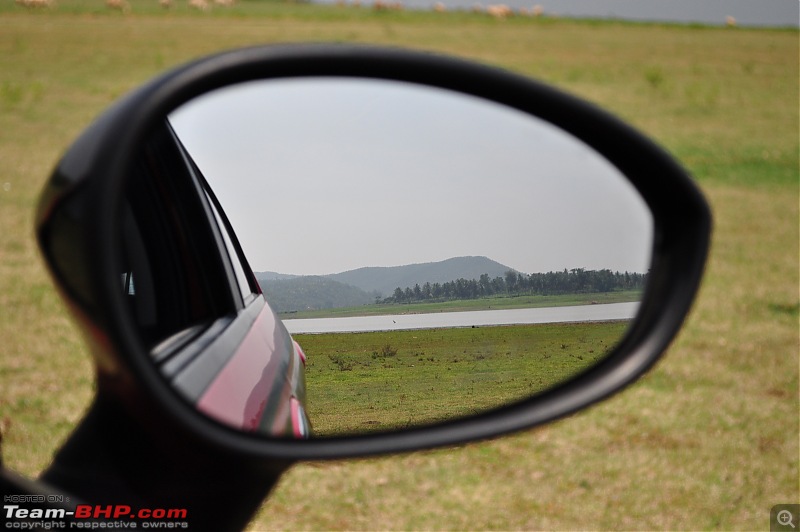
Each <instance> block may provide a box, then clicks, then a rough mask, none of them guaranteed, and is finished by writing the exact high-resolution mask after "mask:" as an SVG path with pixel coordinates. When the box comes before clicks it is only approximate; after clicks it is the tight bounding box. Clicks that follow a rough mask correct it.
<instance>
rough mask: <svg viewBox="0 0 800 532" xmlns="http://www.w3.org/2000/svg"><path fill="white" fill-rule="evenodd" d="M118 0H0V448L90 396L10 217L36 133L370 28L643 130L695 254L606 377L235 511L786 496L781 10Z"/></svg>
mask: <svg viewBox="0 0 800 532" xmlns="http://www.w3.org/2000/svg"><path fill="white" fill-rule="evenodd" d="M132 4H133V11H132V13H130V14H128V15H122V14H120V13H114V12H110V11H109V10H107V9H106V8H104V7H102V3H101V2H100V0H97V1H94V0H92V2H89V1H84V2H79V1H77V0H73V1H72V2H68V1H66V0H62V2H60V3H59V7H58V8H56V9H53V10H49V11H45V10H42V11H38V12H28V11H26V10H24V9H22V8H20V7H18V6H16V5H15V4H13V2H11V0H2V2H0V227H2V231H0V338H2V341H1V342H0V354H1V355H2V356H1V358H0V426H1V427H2V430H3V441H2V446H3V456H4V460H5V463H6V464H8V465H9V466H10V467H12V468H14V469H16V470H18V471H21V472H23V473H25V474H28V475H34V474H36V473H37V472H38V471H40V470H41V469H43V468H44V467H45V466H46V465H47V464H48V462H49V460H50V457H51V456H52V452H53V450H55V449H56V448H57V446H58V444H59V442H61V441H62V440H63V439H64V438H65V437H66V436H67V435H68V433H69V431H70V429H71V428H72V427H73V426H74V424H75V423H76V422H77V421H78V420H79V419H80V417H81V410H82V409H83V408H85V407H86V405H88V402H89V400H90V398H91V395H92V368H91V363H90V361H89V359H88V357H87V356H86V351H85V348H84V347H83V344H82V342H81V339H80V338H79V336H78V334H77V333H76V331H75V329H74V327H73V326H72V325H71V324H70V321H69V320H68V319H67V318H66V314H65V311H64V308H63V306H62V305H61V304H60V303H59V301H58V297H57V296H56V293H55V291H54V290H53V288H52V286H51V284H50V281H49V279H48V277H47V275H46V273H45V271H44V268H43V267H42V262H41V260H40V258H39V256H38V253H37V251H36V248H35V245H34V242H33V237H32V234H33V226H32V219H33V209H34V206H35V202H36V198H37V195H38V193H39V191H40V189H41V187H42V185H43V183H44V181H45V179H46V177H47V175H48V172H49V171H50V169H51V168H52V166H53V164H54V163H55V161H56V159H57V158H58V156H59V154H60V153H61V152H62V151H63V150H64V149H65V147H66V146H67V145H68V144H69V143H70V142H71V141H72V140H73V139H74V137H75V136H76V135H77V134H78V133H79V132H80V131H81V130H82V129H83V128H84V127H86V125H87V124H88V123H89V122H90V120H91V119H92V118H93V117H94V116H96V115H97V114H98V113H100V112H101V111H102V110H103V109H104V108H105V107H106V106H108V105H109V104H110V103H111V102H112V101H113V100H114V99H115V98H117V97H118V96H119V95H121V94H123V93H124V92H126V91H128V90H130V89H132V88H133V87H135V86H136V85H138V84H140V83H142V82H143V81H145V80H146V79H148V78H149V77H151V76H154V75H155V74H157V73H159V72H161V71H163V70H164V69H166V68H168V67H171V66H174V65H177V64H179V63H181V62H184V61H187V60H189V59H192V58H196V57H198V56H200V55H203V54H206V53H211V52H214V51H218V50H221V49H227V48H231V47H234V46H243V45H252V44H257V43H267V42H278V41H281V42H287V41H308V40H311V41H347V42H372V43H382V44H388V45H398V46H411V47H414V48H423V49H430V50H436V51H440V52H445V53H450V54H456V55H459V56H463V57H468V58H472V59H475V60H478V61H483V62H487V63H491V64H495V65H499V66H502V67H505V68H509V69H512V70H514V71H517V72H520V73H523V74H526V75H530V76H533V77H537V78H539V79H542V80H544V81H547V82H549V83H551V84H555V85H557V86H559V87H561V88H562V89H564V90H567V91H569V92H571V93H573V94H577V95H579V96H581V97H583V98H586V99H588V100H590V101H593V102H595V103H597V104H599V105H601V106H603V107H606V108H608V109H610V110H611V111H613V112H614V113H616V114H618V115H619V116H621V117H622V118H623V119H625V120H628V121H630V122H631V123H632V124H634V125H635V126H636V127H638V128H639V129H641V130H643V131H645V132H646V133H648V134H650V135H651V136H653V137H654V138H655V139H656V140H657V141H658V142H659V143H661V144H662V145H664V146H665V147H666V148H667V149H668V150H670V151H671V152H672V153H673V154H675V155H676V156H677V157H678V158H679V160H680V161H681V162H682V163H683V164H684V165H685V166H686V167H687V168H688V169H689V171H690V172H691V173H692V174H693V175H694V176H695V177H696V178H697V179H698V180H699V182H700V184H701V186H702V188H703V190H704V192H705V193H706V195H707V196H708V198H709V200H710V201H711V204H712V207H713V210H714V215H715V233H714V241H713V247H712V253H711V258H710V262H709V266H708V271H707V274H706V278H705V281H704V285H703V288H702V291H701V294H700V296H699V299H698V301H697V304H696V305H695V308H694V311H693V312H692V314H691V316H690V317H689V319H688V321H687V324H686V327H685V329H684V330H683V332H682V333H681V335H680V336H679V338H678V340H677V341H676V342H675V344H674V345H673V346H672V347H671V348H670V350H669V352H668V353H667V356H666V357H665V359H664V360H663V362H661V363H660V364H658V366H657V367H656V368H654V370H653V371H652V372H650V373H649V374H648V375H647V376H646V377H645V378H644V379H643V380H641V381H640V382H639V383H637V384H636V385H634V386H633V387H631V388H630V389H629V390H627V391H626V392H624V393H622V394H620V395H618V396H616V397H614V398H612V399H611V400H609V401H606V402H604V403H602V404H600V405H598V406H596V407H593V408H591V409H589V410H587V411H586V412H584V413H581V414H579V415H575V416H572V417H570V418H568V419H565V420H562V421H560V422H558V423H555V424H553V425H550V426H548V427H545V428H541V429H537V430H533V431H528V432H525V433H521V434H518V435H515V436H512V437H507V438H502V439H498V440H495V441H492V442H485V443H478V444H473V445H468V446H464V447H461V448H457V449H444V450H438V451H431V452H424V453H415V454H409V455H403V456H395V457H387V458H373V459H369V460H360V461H349V462H330V463H324V464H303V465H298V466H296V467H295V468H294V469H293V470H292V471H290V472H289V473H288V474H287V475H285V477H284V478H283V480H282V482H281V484H280V485H279V486H278V488H277V489H276V490H275V492H274V493H273V494H272V496H271V498H270V500H269V501H268V502H266V503H265V505H264V507H263V510H262V512H261V513H260V515H259V516H258V517H257V519H256V520H255V521H254V522H253V524H252V529H254V530H267V529H295V530H309V529H313V530H329V529H338V530H354V529H362V530H376V529H380V530H387V529H414V530H418V529H437V530H441V529H505V530H507V529H562V530H563V529H570V530H573V529H659V530H677V529H684V530H685V529H692V530H695V529H737V530H756V529H764V528H765V527H766V523H767V522H768V515H769V508H770V507H771V506H772V505H774V504H777V503H781V502H798V500H800V495H798V477H799V476H800V475H799V474H798V454H799V450H798V434H800V427H799V426H798V417H799V416H798V311H797V309H798V287H799V285H800V282H799V281H798V256H800V252H799V251H798V242H800V235H799V234H798V231H799V229H798V227H799V225H800V224H799V223H798V221H799V216H798V203H800V202H799V201H798V151H799V149H798V130H799V129H800V128H799V127H798V115H799V114H800V113H798V98H797V95H798V79H799V78H800V76H798V64H799V63H800V62H799V61H798V33H797V31H786V30H753V29H745V28H730V29H727V28H693V27H686V26H668V25H640V24H623V23H598V22H591V21H585V22H573V21H569V20H523V19H517V20H507V21H496V20H490V19H488V18H486V17H476V16H471V15H470V14H468V13H458V14H457V13H451V14H444V15H438V14H433V13H420V14H416V13H408V12H407V13H401V14H389V16H384V15H387V14H379V13H374V12H373V11H372V10H370V9H363V8H362V9H361V10H360V11H359V12H356V11H355V10H337V9H336V8H320V7H314V6H302V5H298V6H290V5H280V4H269V5H267V4H260V3H256V2H247V3H244V2H243V3H241V4H240V6H239V7H238V8H236V9H238V11H236V12H225V11H224V10H222V9H214V10H212V11H211V12H210V13H195V12H189V10H188V9H186V8H183V7H180V6H179V8H176V9H175V10H173V11H170V12H162V11H161V10H160V8H157V7H154V6H153V4H152V3H149V2H144V1H142V2H132ZM146 6H151V7H146ZM145 7H146V8H145ZM140 9H141V11H142V13H140Z"/></svg>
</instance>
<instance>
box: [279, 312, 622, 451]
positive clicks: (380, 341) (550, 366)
mask: <svg viewBox="0 0 800 532" xmlns="http://www.w3.org/2000/svg"><path fill="white" fill-rule="evenodd" d="M626 327H627V322H608V323H566V324H547V325H514V326H501V327H478V328H472V327H459V328H450V329H428V330H419V331H386V332H372V333H359V334H341V333H338V334H337V333H334V334H296V335H294V338H295V339H296V340H297V341H298V342H300V345H302V346H303V350H304V352H305V353H306V355H307V357H308V366H307V367H306V390H307V401H308V402H307V409H308V415H309V418H310V419H311V422H312V424H313V429H314V434H315V435H316V436H331V435H342V434H354V433H359V432H372V431H381V430H389V429H394V428H400V427H407V426H412V427H413V426H417V425H421V424H426V423H433V422H436V421H442V420H446V419H453V418H456V417H460V416H466V415H470V414H475V413H479V412H483V411H486V410H489V409H491V408H496V407H498V406H501V405H502V404H503V403H511V402H514V401H519V400H521V399H524V398H526V397H528V396H530V395H532V394H534V393H536V392H540V391H542V390H546V389H547V388H551V387H553V386H554V385H556V384H558V383H559V382H563V381H564V380H566V379H568V378H569V377H571V376H573V375H577V374H578V373H580V372H582V371H583V370H585V369H587V368H588V367H590V366H592V365H593V364H594V363H595V362H597V361H598V360H599V359H601V358H602V357H603V355H605V354H606V353H607V352H608V350H609V349H611V348H612V347H613V346H614V345H615V344H616V343H617V342H618V341H619V340H620V338H622V335H623V333H624V332H625V329H626ZM342 412H347V415H342Z"/></svg>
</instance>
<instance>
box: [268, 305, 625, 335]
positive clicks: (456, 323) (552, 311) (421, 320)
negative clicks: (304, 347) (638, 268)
mask: <svg viewBox="0 0 800 532" xmlns="http://www.w3.org/2000/svg"><path fill="white" fill-rule="evenodd" d="M638 308H639V303H638V302H632V303H610V304H607V305H581V306H574V307H550V308H528V309H507V310H479V311H469V312H439V313H435V314H393V315H389V316H355V317H350V318H308V319H293V320H292V319H289V320H283V323H284V325H286V328H287V329H288V330H289V332H290V333H292V334H297V333H310V334H318V333H341V332H374V331H404V330H416V329H439V328H450V327H487V326H492V325H521V324H541V323H581V322H590V321H615V320H629V319H631V318H633V317H634V316H635V315H636V311H637V310H638Z"/></svg>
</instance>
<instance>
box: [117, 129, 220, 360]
mask: <svg viewBox="0 0 800 532" xmlns="http://www.w3.org/2000/svg"><path fill="white" fill-rule="evenodd" d="M200 191H201V189H200V188H199V186H198V185H197V183H196V182H195V181H194V179H193V177H192V175H191V173H190V171H189V169H188V167H187V165H186V162H185V161H184V159H183V156H182V154H181V151H180V147H179V146H178V145H177V144H176V143H175V141H174V139H173V137H172V136H171V132H170V131H169V130H168V129H167V128H166V127H165V128H161V129H159V130H158V131H157V132H156V133H154V135H153V136H152V137H151V139H150V140H149V141H148V142H147V143H146V144H145V146H144V147H143V149H142V152H141V156H140V157H138V158H137V161H136V163H135V167H134V168H133V171H132V175H131V179H130V180H129V182H128V184H127V190H126V195H125V201H124V204H123V206H122V209H121V213H120V216H121V223H120V233H121V234H120V242H121V269H120V275H121V289H122V291H123V293H124V294H125V297H126V299H127V301H128V306H129V309H130V311H131V315H132V317H133V319H134V321H135V323H136V324H137V325H138V327H139V330H140V332H141V335H142V338H143V340H144V342H145V344H146V345H147V346H148V347H150V348H151V349H153V348H155V346H157V345H158V344H159V343H162V342H164V341H165V340H168V339H170V338H172V337H175V336H185V334H182V333H183V332H185V331H186V330H189V329H191V330H197V328H198V326H199V325H202V324H208V323H210V322H211V321H212V320H213V319H215V318H217V317H219V316H222V315H224V314H226V313H230V312H233V311H235V310H236V305H235V304H234V303H233V301H232V298H231V293H230V289H229V288H228V286H229V283H227V279H226V278H227V273H226V271H225V268H224V267H223V265H222V264H221V262H220V259H219V253H218V251H217V249H218V246H217V244H216V241H217V238H216V237H215V235H214V232H213V230H212V228H211V226H210V224H209V220H208V214H207V213H208V210H207V207H206V206H205V205H204V203H203V201H204V200H205V197H204V196H202V195H201V192H200Z"/></svg>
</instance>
